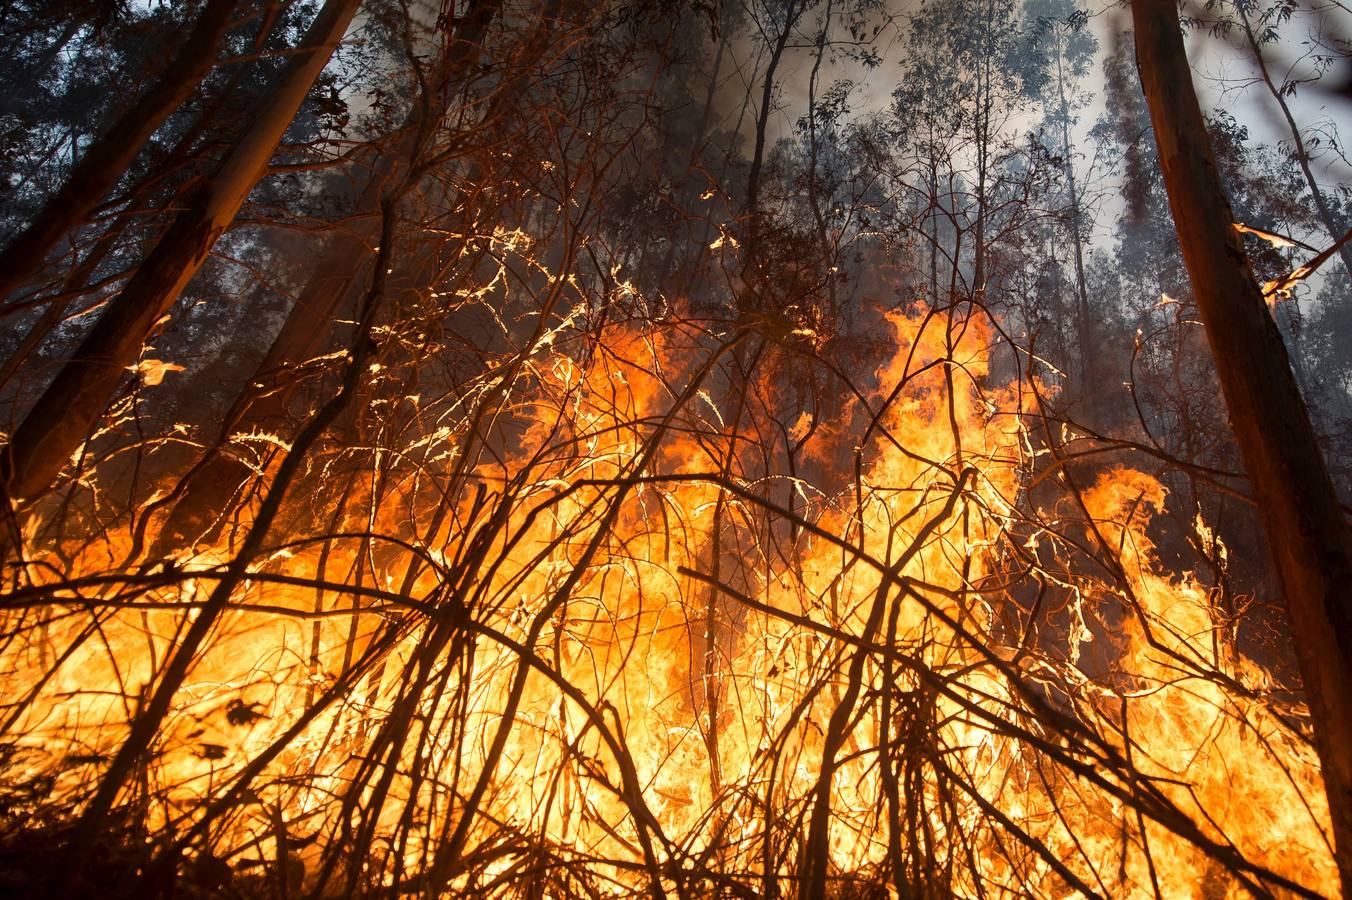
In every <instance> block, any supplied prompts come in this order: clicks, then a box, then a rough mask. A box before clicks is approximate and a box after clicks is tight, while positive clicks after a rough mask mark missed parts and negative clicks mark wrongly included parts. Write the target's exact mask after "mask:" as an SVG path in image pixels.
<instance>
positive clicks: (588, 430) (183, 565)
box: [0, 304, 1336, 897]
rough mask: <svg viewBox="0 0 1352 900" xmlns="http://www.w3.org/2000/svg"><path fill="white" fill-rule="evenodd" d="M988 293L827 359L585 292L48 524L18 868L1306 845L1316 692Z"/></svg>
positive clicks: (624, 867)
mask: <svg viewBox="0 0 1352 900" xmlns="http://www.w3.org/2000/svg"><path fill="white" fill-rule="evenodd" d="M983 316H984V313H982V312H981V311H980V310H979V309H976V308H973V307H971V306H970V305H966V304H961V305H959V306H956V307H953V308H949V309H923V310H922V309H919V308H917V309H915V310H912V311H911V312H908V313H905V314H900V313H899V314H895V315H893V316H891V317H890V318H889V319H888V320H887V325H886V326H885V327H886V328H887V329H888V331H889V339H888V341H887V342H886V343H888V344H889V345H890V347H891V348H892V350H891V352H890V353H888V354H887V355H886V363H885V364H884V365H883V366H882V368H881V369H880V370H879V371H878V372H877V373H876V378H874V379H873V380H872V381H871V382H870V386H869V387H868V388H866V389H864V388H861V389H858V390H855V391H853V392H851V390H849V389H847V388H846V387H845V386H844V382H841V383H840V384H837V387H836V388H835V389H832V390H831V391H822V390H818V391H816V392H812V391H807V392H805V390H804V389H803V388H802V380H801V377H800V376H801V373H802V372H803V371H806V370H809V369H812V368H813V367H814V366H816V365H817V362H815V361H814V358H813V357H814V351H813V350H812V349H811V348H810V347H809V346H808V344H809V343H810V341H809V340H806V339H797V338H796V336H795V335H788V336H787V337H786V336H784V335H774V334H771V333H770V330H769V329H767V328H765V327H762V326H756V327H752V326H749V325H742V326H738V327H728V328H725V329H723V330H718V329H712V328H709V327H707V326H697V325H695V324H691V323H690V322H688V321H687V322H684V323H672V322H665V323H663V324H652V323H649V324H644V325H641V326H639V325H628V326H621V325H615V324H611V325H600V326H598V327H596V328H595V329H591V330H588V329H584V328H581V327H578V325H577V320H576V319H575V318H570V319H569V320H567V321H566V322H564V323H563V324H562V325H560V326H558V327H557V328H554V329H553V330H549V331H542V332H540V333H538V334H537V339H536V340H535V341H534V342H533V343H532V344H531V345H530V346H528V347H527V348H526V349H525V350H522V351H520V352H517V353H514V354H505V355H504V356H503V358H502V359H500V360H498V361H497V364H496V365H493V366H488V367H486V368H485V369H484V372H485V373H486V374H483V375H481V376H479V377H478V378H477V379H475V380H473V381H472V382H470V383H468V384H462V385H459V386H458V389H457V390H455V391H454V392H449V391H443V392H441V393H437V392H436V391H435V390H434V389H433V388H432V387H430V386H428V385H427V384H422V385H421V386H420V387H419V388H418V390H415V391H410V390H408V388H409V385H408V384H406V383H400V384H399V390H400V391H402V393H399V394H398V395H395V394H394V393H389V392H391V391H393V390H394V387H392V385H393V382H392V381H391V380H390V370H389V368H388V367H385V368H382V366H383V364H382V363H378V362H377V363H372V364H371V365H369V366H368V367H367V370H366V374H365V376H364V383H365V385H366V389H367V390H368V391H369V392H370V393H371V397H370V398H368V400H371V401H372V403H373V404H374V405H375V406H376V408H379V406H380V405H381V404H383V405H384V409H385V412H384V413H382V415H381V416H380V417H379V423H378V427H376V426H370V425H368V427H367V429H366V431H365V433H364V436H362V437H360V439H358V440H353V441H351V442H348V443H345V444H342V445H339V444H337V443H335V444H333V445H330V446H325V447H321V448H320V449H319V450H318V451H316V452H314V453H312V454H310V455H309V457H308V458H307V460H306V465H305V467H304V468H303V471H302V473H301V474H300V475H299V476H298V478H297V480H296V481H295V482H294V486H293V488H292V490H290V491H289V492H288V494H287V497H286V501H285V503H284V512H285V515H286V516H287V517H288V518H285V519H284V520H281V519H279V520H278V521H285V522H286V523H287V524H286V527H284V528H283V527H272V528H270V529H268V532H267V533H264V534H256V532H257V531H258V529H256V528H254V529H253V532H251V522H250V516H249V514H248V513H247V512H246V514H245V515H243V516H242V517H241V519H240V520H238V521H234V522H232V523H228V524H227V526H226V527H223V528H220V529H218V530H217V531H215V532H214V533H213V534H212V535H211V536H210V538H209V539H208V540H206V541H203V542H201V543H199V544H198V546H197V548H196V549H195V550H194V551H193V552H191V553H188V552H183V553H180V554H178V555H177V556H175V557H173V558H169V559H152V560H149V561H147V560H146V558H145V554H144V552H142V551H143V548H144V547H145V546H146V545H147V541H146V539H145V535H144V534H138V533H137V532H136V528H135V526H134V525H127V524H125V523H124V524H121V525H119V526H118V527H116V528H113V529H111V530H105V531H103V532H101V533H97V534H93V535H92V536H88V537H84V538H82V539H81V540H79V541H76V540H72V539H69V538H67V539H66V540H64V541H63V542H60V543H58V544H55V545H53V544H52V542H50V541H46V542H43V541H35V542H34V543H33V544H32V546H31V547H30V555H29V559H28V561H27V564H26V566H25V567H24V568H23V569H22V571H21V572H19V574H18V575H17V576H16V580H15V581H14V582H13V583H12V585H11V589H10V596H9V599H8V602H7V605H6V607H5V611H4V614H3V615H4V625H3V633H4V644H3V648H0V650H2V652H3V657H2V659H3V666H4V670H3V671H4V683H5V685H6V700H5V704H4V707H3V713H4V716H5V733H6V738H5V741H6V743H5V745H4V754H5V760H6V764H5V774H4V797H3V800H4V816H5V820H6V821H5V829H6V832H5V833H6V835H8V838H7V840H8V843H9V845H10V847H11V848H12V850H15V852H11V854H10V858H11V859H19V858H22V857H25V856H26V857H27V858H28V859H30V860H36V861H40V862H41V863H42V864H41V865H37V866H33V867H32V868H36V869H44V871H41V872H35V871H32V868H30V870H28V871H26V872H25V871H24V870H23V867H22V866H20V865H18V864H13V863H6V866H5V872H6V874H5V876H4V877H5V878H7V879H8V880H9V882H10V883H11V884H12V885H14V886H15V887H16V888H21V887H24V886H26V885H27V886H31V885H34V884H39V883H49V882H50V880H51V879H52V878H56V880H57V881H58V882H59V881H60V880H61V878H62V877H64V876H62V875H61V873H60V871H59V869H58V867H59V866H61V865H63V864H64V862H66V861H68V860H69V858H70V857H69V856H65V855H62V854H63V853H68V852H70V851H68V850H60V851H59V852H58V850H56V849H53V848H55V847H57V846H58V845H60V846H65V845H70V846H74V847H80V846H81V841H83V842H84V844H83V846H84V848H85V849H84V854H85V859H84V860H83V862H84V863H85V865H84V873H85V874H84V876H83V877H84V878H85V879H94V878H97V879H99V881H100V883H102V884H105V885H109V886H111V885H115V884H122V885H124V886H127V890H128V891H129V892H132V891H133V890H134V888H133V887H132V886H138V887H136V888H135V890H144V889H145V887H146V886H147V885H149V886H151V887H152V888H153V887H154V886H155V885H160V886H161V888H163V887H164V886H166V885H169V884H171V883H174V882H175V881H177V883H178V884H179V886H180V890H184V891H187V892H189V893H191V892H193V891H199V892H201V891H205V892H214V891H221V892H232V891H233V892H239V893H244V894H250V895H257V894H264V895H266V894H274V895H279V896H280V895H300V894H308V895H311V896H329V895H348V894H351V893H354V892H355V893H359V894H367V893H377V892H379V893H384V892H408V893H415V892H416V893H426V894H437V893H452V894H462V893H465V894H469V893H472V894H474V895H490V896H517V895H520V896H532V897H534V896H560V897H562V896H607V895H627V894H631V893H636V892H648V893H653V894H676V895H678V896H730V897H731V896H748V897H749V896H781V895H786V894H791V893H799V892H800V891H801V892H803V893H804V895H812V894H813V892H815V891H822V892H824V893H825V894H826V895H829V896H840V897H846V896H860V897H863V896H897V897H937V896H949V895H962V896H992V895H996V896H1010V895H1018V896H1025V895H1033V896H1049V897H1060V896H1066V895H1067V891H1072V892H1079V893H1083V894H1088V895H1099V896H1130V895H1138V894H1158V895H1162V896H1206V897H1220V896H1231V895H1235V896H1238V895H1243V894H1244V893H1246V892H1255V893H1259V894H1262V893H1265V892H1276V893H1279V894H1283V893H1295V894H1307V895H1312V894H1318V893H1321V892H1325V891H1327V890H1329V889H1330V888H1329V886H1330V885H1332V884H1334V883H1335V881H1336V878H1335V873H1334V868H1333V860H1332V854H1331V851H1330V849H1329V840H1328V824H1327V819H1328V813H1327V809H1326V807H1325V805H1324V800H1323V792H1322V790H1321V786H1320V780H1319V772H1318V764H1317V759H1316V757H1315V754H1314V751H1313V750H1312V748H1311V747H1310V746H1309V744H1308V742H1307V739H1306V737H1305V736H1304V735H1303V734H1302V730H1301V728H1302V726H1301V721H1302V715H1303V710H1302V709H1301V708H1299V707H1296V706H1293V705H1292V704H1291V703H1290V702H1289V701H1285V700H1283V699H1282V697H1283V696H1285V695H1283V694H1281V693H1279V692H1277V691H1276V690H1275V689H1274V685H1273V679H1272V677H1271V675H1270V674H1269V673H1268V672H1267V671H1265V669H1264V668H1263V666H1261V665H1259V664H1258V663H1256V662H1254V661H1252V660H1250V659H1248V658H1246V657H1245V655H1244V654H1243V653H1242V652H1241V650H1240V649H1239V647H1238V645H1237V643H1236V642H1235V641H1234V640H1233V631H1234V629H1233V623H1232V622H1230V621H1228V620H1226V619H1225V618H1224V617H1223V616H1221V615H1220V614H1219V612H1218V611H1217V609H1216V608H1215V598H1214V596H1213V591H1212V590H1211V589H1209V588H1208V586H1207V585H1205V584H1203V583H1201V582H1199V581H1198V580H1197V579H1196V578H1195V577H1194V576H1191V575H1188V574H1186V573H1179V572H1171V571H1167V569H1166V567H1165V566H1164V565H1163V564H1162V563H1161V561H1160V559H1159V557H1158V555H1157V553H1156V550H1155V542H1156V541H1157V540H1158V538H1157V536H1156V534H1155V532H1154V530H1153V528H1152V519H1153V517H1154V516H1156V515H1157V514H1158V512H1159V511H1160V510H1161V509H1163V508H1164V506H1165V505H1166V504H1167V503H1169V502H1170V498H1169V497H1168V495H1167V493H1166V490H1165V488H1164V487H1163V485H1162V484H1161V482H1160V481H1159V480H1158V479H1157V478H1155V477H1154V476H1152V475H1150V474H1147V473H1146V472H1144V471H1140V470H1138V469H1135V468H1131V467H1128V466H1121V465H1114V466H1107V465H1101V466H1098V467H1097V468H1092V467H1088V466H1078V467H1077V466H1073V465H1071V464H1069V463H1068V462H1066V460H1064V459H1063V458H1062V457H1061V456H1060V455H1059V450H1058V447H1057V446H1056V445H1055V444H1053V443H1051V441H1050V439H1049V437H1048V434H1047V433H1046V429H1045V428H1043V425H1044V424H1045V420H1042V419H1041V418H1040V416H1041V412H1040V411H1041V408H1042V407H1041V401H1042V400H1043V398H1044V396H1045V394H1046V393H1047V391H1048V388H1047V387H1046V386H1045V385H1042V384H1039V383H1037V382H1036V381H1034V380H1032V379H1029V378H1024V377H1009V378H1004V377H1000V376H996V375H992V373H991V360H992V358H993V356H994V355H995V354H996V353H997V352H999V351H998V346H999V345H998V337H997V335H998V331H997V329H995V328H994V327H992V325H991V323H989V322H988V321H986V320H985V319H984V317H983ZM806 337H807V338H810V335H807V336H806ZM387 361H388V360H387ZM382 385H383V387H382ZM382 390H385V391H386V392H387V393H389V396H383V395H382V394H381V391H382ZM434 397H435V398H436V399H432V398H434ZM353 430H358V431H359V429H349V432H348V433H349V434H351V432H352V431H353ZM260 445H261V446H265V447H267V448H271V449H272V450H273V451H274V454H275V457H276V458H274V459H273V460H272V462H270V463H269V462H268V460H267V457H266V456H263V455H258V454H259V451H258V447H259V446H260ZM291 449H293V448H292V445H291V444H290V442H289V441H288V440H285V439H283V438H281V437H278V436H275V435H260V434H254V435H242V436H237V439H236V440H235V441H234V442H233V444H232V445H230V446H227V447H226V448H225V449H224V450H223V452H227V453H233V454H236V455H238V456H240V457H241V458H247V459H249V460H250V461H251V462H252V463H254V464H255V465H256V467H257V468H258V469H259V470H260V471H261V472H262V473H263V475H262V477H263V478H266V477H270V476H271V474H272V473H273V472H275V470H276V466H277V465H278V462H277V458H282V457H285V456H286V454H287V452H288V451H289V450H291ZM251 454H253V455H251ZM166 490H167V488H166ZM265 493H266V492H265ZM262 502H263V503H266V502H267V501H262ZM253 508H254V509H255V510H256V509H258V508H259V507H258V506H257V504H255V506H254V507H253ZM156 521H158V520H157V519H155V518H154V517H153V516H152V520H151V521H150V522H149V523H148V525H149V528H150V529H151V531H153V530H154V528H155V527H156V525H155V522H156ZM1197 527H1198V528H1202V529H1204V528H1205V523H1201V522H1199V524H1198V526H1197ZM1208 539H1210V540H1215V538H1214V537H1209V538H1208ZM251 541H253V543H250V542H251ZM249 547H253V548H256V552H251V553H250V554H248V555H247V556H246V557H241V556H240V555H239V554H240V553H241V548H249ZM138 729H139V731H138ZM136 734H142V735H144V747H145V749H144V751H138V752H131V751H128V750H127V749H126V748H127V747H128V746H132V745H133V741H132V740H129V735H133V736H134V735H136ZM109 785H112V787H109ZM100 798H102V799H100ZM100 803H103V804H104V806H105V807H106V809H103V810H100V809H99V804H100ZM91 810H92V811H93V812H91ZM91 829H97V835H94V834H91V833H90V831H91ZM82 830H83V832H82ZM82 834H83V836H82ZM72 835H73V836H72ZM15 848H17V849H15ZM16 854H17V855H16ZM48 868H50V869H52V870H55V871H46V869H48ZM85 883H86V884H88V881H86V882H85ZM68 886H69V885H68ZM155 889H156V890H159V889H160V888H155ZM110 890H111V888H110Z"/></svg>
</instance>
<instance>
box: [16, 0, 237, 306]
mask: <svg viewBox="0 0 1352 900" xmlns="http://www.w3.org/2000/svg"><path fill="white" fill-rule="evenodd" d="M239 3H240V0H207V3H206V5H205V6H204V7H203V9H202V14H201V15H200V16H199V17H198V19H197V24H196V26H194V28H193V30H192V32H191V33H190V34H189V35H188V37H187V40H185V41H184V42H183V44H182V46H180V47H179V50H178V53H177V54H176V55H175V56H174V59H173V61H171V62H170V63H169V65H168V67H166V68H165V70H164V72H163V73H161V75H160V77H159V78H158V79H157V80H156V81H155V83H154V84H153V85H152V86H151V87H150V89H149V90H147V91H146V92H145V93H144V94H143V95H142V96H141V97H140V99H138V100H137V101H136V102H135V103H134V104H132V106H131V108H130V109H128V110H127V111H126V112H124V113H123V114H122V115H121V116H120V117H119V118H118V119H117V121H116V122H114V123H113V125H112V127H111V128H109V129H108V130H107V131H106V132H104V134H103V136H102V137H100V138H99V139H98V140H96V141H95V142H94V143H93V144H92V145H91V146H90V147H89V148H88V149H86V150H85V153H84V156H82V157H81V158H80V161H79V162H78V163H77V164H76V165H75V168H74V169H73V170H72V171H71V173H70V177H69V178H68V179H67V180H66V183H65V184H64V185H62V186H61V188H60V190H58V191H57V192H56V194H55V195H54V196H53V197H52V198H51V199H50V200H48V201H47V204H46V205H45V206H44V207H43V208H42V211H41V212H39V213H38V215H37V218H35V219H34V220H33V222H32V223H31V224H30V225H29V226H28V227H27V228H25V229H24V230H23V231H21V232H20V233H19V234H18V236H17V237H15V238H14V240H12V241H11V242H10V243H9V246H7V247H5V249H4V251H3V252H0V297H6V296H8V295H9V294H11V293H12V292H14V291H15V290H16V289H18V288H20V287H22V286H23V285H24V283H25V282H26V281H27V280H28V278H29V277H30V276H31V275H32V274H33V273H34V272H36V271H37V270H38V267H39V266H41V265H42V262H43V260H44V259H46V258H47V255H48V254H49V253H51V252H52V250H53V249H54V248H55V247H56V246H57V244H59V243H60V242H61V239H62V238H63V237H65V236H66V235H67V234H69V233H70V232H71V231H72V230H73V229H75V228H77V227H78V226H80V225H81V224H83V223H84V222H85V220H86V219H87V218H88V216H89V213H90V212H91V211H92V210H93V209H94V207H95V206H97V205H98V203H99V201H100V200H102V199H103V198H104V197H105V196H106V195H107V194H108V191H110V190H112V188H113V185H115V184H117V181H118V179H119V178H121V177H122V176H123V174H125V173H126V171H127V169H128V167H129V166H131V164H132V162H133V161H134V160H135V159H136V156H137V154H139V153H140V152H141V148H142V147H143V146H144V145H145V142H146V141H148V140H150V137H151V135H153V134H154V133H155V132H156V131H157V130H158V129H159V127H160V126H161V125H162V124H164V120H165V119H167V118H168V117H169V114H170V113H172V112H173V111H174V110H175V109H177V108H178V107H179V106H180V105H181V104H182V103H183V102H184V101H185V100H187V99H188V97H189V96H190V95H191V94H192V92H193V91H194V90H195V89H196V88H197V85H198V84H200V83H201V81H202V79H203V78H205V77H206V75H207V73H208V72H210V71H211V68H212V66H213V65H214V64H215V62H216V54H217V48H218V47H219V46H220V43H221V39H222V38H223V37H224V36H225V32H226V31H227V29H229V27H230V16H231V14H232V13H233V12H234V11H235V8H236V7H238V6H239Z"/></svg>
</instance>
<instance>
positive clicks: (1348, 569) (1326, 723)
mask: <svg viewBox="0 0 1352 900" xmlns="http://www.w3.org/2000/svg"><path fill="white" fill-rule="evenodd" d="M1131 6H1132V14H1133V18H1134V20H1135V25H1136V55H1137V64H1138V66H1139V68H1140V73H1141V84H1142V85H1143V86H1144V88H1145V96H1146V102H1147V104H1148V106H1149V109H1150V118H1151V121H1152V123H1153V125H1154V129H1155V140H1156V143H1157V145H1158V147H1159V159H1160V167H1161V168H1162V170H1163V173H1164V184H1165V188H1166V189H1167V191H1168V194H1169V205H1170V208H1171V209H1172V211H1173V218H1174V224H1175V227H1176V229H1177V231H1178V239H1179V244H1180V245H1181V247H1182V250H1183V259H1184V262H1185V263H1186V264H1187V267H1188V274H1189V276H1190V278H1191V280H1192V285H1193V291H1194V293H1195V294H1196V297H1197V306H1198V308H1199V310H1200V312H1201V316H1202V322H1203V325H1204V326H1205V327H1206V332H1207V338H1208V340H1209V341H1210V343H1211V349H1212V354H1213V355H1214V356H1215V360H1216V371H1217V374H1218V375H1219V377H1220V382H1221V389H1222V391H1223V393H1224V396H1225V402H1226V406H1227V408H1228V409H1229V412H1230V420H1231V423H1232V425H1233V427H1234V431H1235V437H1236V439H1237V440H1238V443H1239V448H1240V452H1241V454H1242V456H1243V459H1244V465H1245V468H1246V469H1247V471H1248V474H1249V479H1250V481H1251V483H1252V485H1253V493H1254V498H1255V500H1256V501H1257V504H1258V509H1259V514H1260V516H1261V518H1262V522H1263V528H1264V530H1265V531H1266V533H1267V539H1268V545H1269V548H1270V550H1271V553H1272V556H1273V559H1274V562H1275V564H1276V569H1277V576H1278V579H1279V581H1280V583H1281V588H1282V592H1283V594H1284V596H1285V602H1286V607H1287V610H1288V612H1289V614H1290V618H1291V630H1292V637H1293V639H1294V641H1295V645H1296V646H1295V649H1296V655H1297V657H1298V659H1299V661H1300V667H1301V673H1302V675H1303V677H1304V681H1305V690H1306V694H1307V696H1308V699H1309V705H1310V714H1311V716H1310V717H1311V720H1312V722H1313V725H1314V733H1315V745H1316V747H1317V748H1318V750H1319V757H1320V760H1321V762H1322V763H1323V775H1324V787H1325V790H1326V791H1327V793H1328V801H1329V807H1330V810H1331V813H1332V820H1333V836H1334V840H1335V842H1336V846H1337V849H1336V851H1335V855H1336V859H1337V863H1338V869H1339V872H1340V874H1341V877H1342V888H1343V893H1344V895H1346V896H1352V602H1349V597H1348V591H1349V590H1352V550H1350V549H1349V547H1350V546H1352V545H1350V544H1349V536H1348V531H1347V525H1346V523H1345V522H1344V520H1343V517H1342V513H1341V511H1340V509H1339V507H1338V501H1337V498H1336V496H1335V494H1334V491H1333V484H1332V482H1331V481H1330V479H1329V475H1328V470H1327V469H1326V468H1325V466H1324V460H1323V458H1322V457H1321V455H1320V452H1319V448H1318V445H1317V444H1316V442H1315V436H1314V430H1313V429H1312V428H1311V426H1310V420H1309V415H1308V413H1307V412H1306V409H1305V404H1304V402H1303V401H1302V399H1301V397H1300V393H1299V390H1298V389H1297V387H1296V382H1295V379H1294V377H1293V376H1292V374H1291V367H1290V364H1289V362H1288V359H1287V354H1286V348H1285V346H1284V345H1283V344H1282V339H1281V335H1280V334H1279V333H1278V331H1277V326H1276V324H1275V323H1274V322H1273V320H1272V317H1271V315H1269V313H1268V310H1267V307H1266V304H1265V302H1264V298H1263V295H1262V292H1261V291H1260V289H1259V287H1258V284H1257V282H1256V281H1255V280H1254V277H1253V273H1252V272H1251V271H1250V269H1249V266H1248V262H1247V260H1246V259H1245V256H1244V250H1243V246H1242V244H1241V243H1240V237H1239V235H1238V234H1237V233H1236V232H1235V230H1234V228H1233V227H1232V224H1233V217H1232V214H1231V210H1230V204H1229V202H1228V200H1227V199H1226V195H1225V193H1224V191H1223V189H1222V186H1221V182H1220V176H1219V174H1218V172H1217V170H1216V165H1215V161H1214V158H1213V156H1212V153H1211V146H1210V141H1209V139H1208V138H1207V133H1206V130H1205V127H1204V125H1203V121H1202V112H1201V108H1200V107H1199V105H1198V102H1197V96H1196V94H1195V92H1194V90H1193V85H1192V73H1191V71H1190V69H1189V67H1188V60H1187V56H1186V54H1185V51H1184V47H1183V38H1182V35H1181V33H1180V25H1179V19H1178V7H1177V5H1176V2H1175V0H1132V4H1131Z"/></svg>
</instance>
